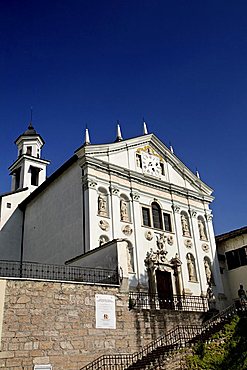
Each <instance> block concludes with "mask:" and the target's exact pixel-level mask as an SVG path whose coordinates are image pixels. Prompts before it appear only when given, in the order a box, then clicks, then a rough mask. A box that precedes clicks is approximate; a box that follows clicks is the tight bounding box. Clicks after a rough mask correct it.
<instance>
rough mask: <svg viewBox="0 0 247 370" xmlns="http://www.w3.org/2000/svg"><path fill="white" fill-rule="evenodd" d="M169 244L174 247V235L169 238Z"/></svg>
mask: <svg viewBox="0 0 247 370" xmlns="http://www.w3.org/2000/svg"><path fill="white" fill-rule="evenodd" d="M167 243H168V244H169V245H173V243H174V240H173V236H172V235H170V236H167Z"/></svg>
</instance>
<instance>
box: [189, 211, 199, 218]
mask: <svg viewBox="0 0 247 370" xmlns="http://www.w3.org/2000/svg"><path fill="white" fill-rule="evenodd" d="M189 213H190V215H191V217H196V215H197V212H196V210H195V209H190V210H189Z"/></svg>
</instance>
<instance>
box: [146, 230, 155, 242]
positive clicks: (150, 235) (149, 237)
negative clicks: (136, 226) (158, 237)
mask: <svg viewBox="0 0 247 370" xmlns="http://www.w3.org/2000/svg"><path fill="white" fill-rule="evenodd" d="M145 238H146V239H147V240H152V239H153V234H152V231H146V232H145Z"/></svg>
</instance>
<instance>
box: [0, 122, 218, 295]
mask: <svg viewBox="0 0 247 370" xmlns="http://www.w3.org/2000/svg"><path fill="white" fill-rule="evenodd" d="M87 135H88V133H87ZM26 136H27V137H24V138H21V137H20V138H18V139H17V145H18V150H19V154H20V150H21V157H19V158H18V159H17V161H16V162H15V163H14V164H13V165H12V166H11V171H12V173H13V174H14V173H15V172H16V169H18V168H19V167H18V166H19V164H20V163H22V164H23V168H22V169H21V171H22V170H23V172H20V173H23V174H25V175H23V176H24V177H23V182H22V183H21V184H22V186H24V185H27V186H29V185H30V181H31V177H30V176H29V174H28V170H27V168H29V169H30V167H31V166H32V165H33V164H32V163H33V162H32V161H35V166H38V165H40V167H39V168H40V172H39V173H43V174H44V173H45V166H46V165H47V163H48V162H47V161H45V160H42V159H40V158H37V157H34V156H33V154H36V155H37V153H39V154H40V148H41V146H40V144H41V143H42V140H40V137H39V138H36V139H37V140H36V144H35V145H36V146H35V148H36V149H33V150H32V155H30V146H31V143H34V142H33V141H32V140H33V138H34V137H32V135H31V137H28V135H26ZM37 136H38V135H37ZM26 139H27V140H26ZM21 143H22V144H21ZM86 144H87V145H86ZM21 145H22V146H21ZM32 145H34V144H32ZM28 147H29V149H28ZM27 150H28V151H29V152H28V153H27ZM35 150H36V151H35ZM23 151H24V152H23ZM42 165H43V167H42ZM21 177H22V176H21ZM39 179H41V181H43V180H44V179H43V177H41V176H40V177H39ZM13 181H15V180H13ZM25 181H26V182H25ZM211 194H212V189H211V188H210V187H208V186H207V185H206V184H205V183H204V182H202V181H201V180H200V179H199V178H198V177H197V176H196V175H194V174H193V173H192V172H191V171H190V170H189V169H188V168H187V167H186V166H185V165H184V164H183V163H182V162H181V161H180V160H179V159H178V158H177V157H176V156H175V155H174V154H173V152H172V151H171V150H170V149H168V148H167V147H166V146H165V145H164V144H163V143H162V142H161V141H160V140H159V139H158V138H157V137H156V136H155V135H153V134H146V135H143V136H140V137H136V138H132V139H128V140H122V138H121V132H120V128H119V133H118V141H117V142H114V143H110V144H102V145H90V143H89V136H88V137H87V140H86V143H85V145H83V146H82V147H81V148H79V149H78V150H77V151H76V152H75V155H74V156H73V157H72V158H71V159H70V160H69V161H67V162H66V163H65V164H64V165H63V166H62V167H61V168H60V169H58V170H57V171H56V172H55V173H54V174H53V175H52V176H51V177H50V178H49V179H47V180H46V181H45V182H44V183H43V184H42V186H41V187H39V186H36V190H35V191H34V192H33V193H32V194H31V195H30V196H28V197H27V198H26V200H24V201H23V202H22V203H21V204H20V207H19V211H22V213H23V218H22V223H23V225H22V226H21V230H22V235H21V237H20V240H21V242H20V240H19V241H18V240H17V239H16V249H17V250H20V248H21V251H22V252H21V255H22V258H23V260H25V261H35V262H41V263H54V264H64V263H65V262H67V261H68V260H71V259H73V258H75V257H77V256H80V255H83V254H85V253H86V252H90V251H92V250H96V249H97V248H98V247H99V246H102V245H104V244H106V243H107V242H111V241H112V240H120V241H124V243H122V244H121V249H118V253H120V250H121V261H123V255H124V254H125V255H126V263H127V266H128V267H127V270H128V274H129V286H130V288H131V289H132V290H135V289H139V290H143V291H147V290H148V289H149V290H152V292H154V293H158V294H161V293H162V292H160V291H159V288H158V285H159V284H158V280H160V279H161V280H162V279H164V283H165V284H164V285H165V286H166V288H165V289H168V290H169V289H170V290H169V291H168V290H167V291H166V292H163V293H164V294H168V295H169V294H177V295H180V294H185V295H194V296H206V295H207V290H208V287H209V285H212V288H213V292H214V294H215V296H216V298H217V299H218V298H219V299H220V298H222V297H223V286H222V282H221V277H220V272H219V265H218V260H217V256H216V246H215V238H214V231H213V225H212V213H211V210H210V208H209V206H210V203H211V202H212V200H213V197H212V195H211ZM11 218H12V217H11ZM18 220H20V217H19V218H18ZM18 222H20V221H18ZM16 227H19V228H20V224H18V225H17V226H16ZM0 240H1V233H0ZM20 243H21V246H20ZM123 245H125V246H126V250H125V251H123V248H125V247H123ZM12 248H14V247H13V244H12ZM100 250H101V249H100ZM101 253H102V252H101ZM118 257H119V258H120V256H118ZM95 258H97V255H96V257H95V255H94V259H95ZM99 258H100V253H99ZM112 258H113V256H112ZM126 263H125V265H126ZM119 267H120V268H121V266H119ZM122 270H123V271H124V272H125V273H126V266H123V267H122ZM163 293H162V294H163Z"/></svg>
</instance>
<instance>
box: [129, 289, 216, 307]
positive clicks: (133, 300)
mask: <svg viewBox="0 0 247 370" xmlns="http://www.w3.org/2000/svg"><path fill="white" fill-rule="evenodd" d="M129 308H130V309H132V308H137V309H156V310H159V309H170V310H176V311H191V312H192V311H197V312H198V311H199V312H206V311H208V309H209V306H208V299H207V298H206V297H201V296H186V295H173V297H172V298H167V299H165V298H160V297H159V296H158V294H150V293H146V292H130V294H129Z"/></svg>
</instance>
